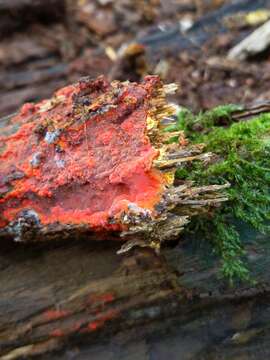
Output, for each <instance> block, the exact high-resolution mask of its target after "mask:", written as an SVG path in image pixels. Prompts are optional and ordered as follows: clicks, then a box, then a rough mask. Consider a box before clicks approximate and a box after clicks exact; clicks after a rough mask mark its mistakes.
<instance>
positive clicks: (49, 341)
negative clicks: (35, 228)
mask: <svg viewBox="0 0 270 360" xmlns="http://www.w3.org/2000/svg"><path fill="white" fill-rule="evenodd" d="M243 235H244V236H245V237H246V241H247V244H248V245H247V248H248V259H249V263H250V267H251V269H252V275H253V277H254V279H256V280H257V283H256V285H255V284H254V285H251V284H242V285H240V284H239V285H236V287H235V288H230V287H228V286H227V285H226V284H225V283H223V281H221V280H220V279H218V278H217V275H218V274H217V271H218V270H217V269H218V267H217V264H216V263H215V259H212V258H211V257H210V256H209V253H207V250H205V249H204V250H202V249H203V246H202V244H203V239H199V238H198V239H197V240H196V241H195V242H194V240H190V239H186V240H182V242H180V243H179V244H178V245H177V246H174V247H167V248H166V247H165V248H164V249H163V250H162V252H161V255H160V256H157V255H156V254H155V253H154V252H153V251H152V250H150V249H133V250H132V251H131V252H130V253H129V254H127V255H124V256H119V255H117V254H116V252H117V250H118V247H119V244H118V243H115V242H109V241H106V242H100V243H93V242H91V241H89V240H86V239H84V240H81V241H78V240H76V241H75V240H74V241H69V242H66V241H62V242H61V241H60V242H56V243H53V244H52V243H51V244H42V245H40V244H39V245H38V244H34V245H33V244H31V245H21V244H14V243H2V245H1V250H0V264H1V266H0V282H1V289H0V358H1V359H21V358H27V359H29V358H32V357H35V356H36V357H38V358H41V359H43V358H44V359H54V358H55V359H67V358H71V359H73V358H74V359H87V358H88V357H89V356H91V359H108V358H109V359H119V358H120V359H130V358H131V359H133V358H134V359H137V358H138V359H152V358H154V359H166V358H167V356H168V354H170V352H172V356H173V357H172V358H173V359H178V358H177V357H176V356H177V354H179V352H180V354H181V356H182V357H180V358H181V359H209V357H207V356H208V355H207V354H209V353H210V354H211V356H212V357H211V359H217V358H220V355H221V352H222V356H223V357H221V358H222V359H237V358H238V357H237V356H240V355H241V356H242V355H245V354H246V355H247V357H246V358H247V359H252V354H253V353H254V352H256V351H258V348H259V349H260V352H261V354H263V355H265V356H266V355H267V354H269V348H268V347H267V342H268V341H269V335H270V333H269V325H268V324H269V316H270V308H269V299H270V296H269V295H270V293H269V290H270V287H269V286H270V273H269V251H270V250H269V249H268V245H267V242H269V236H268V237H262V236H258V235H256V234H250V233H249V232H247V233H246V234H245V233H244V234H243ZM135 339H136V340H135ZM138 351H139V354H140V355H138V354H137V352H138ZM140 351H142V353H140ZM136 354H137V356H138V357H136ZM248 354H251V355H248ZM158 356H159V357H158ZM233 356H234V357H233ZM248 356H250V357H248Z"/></svg>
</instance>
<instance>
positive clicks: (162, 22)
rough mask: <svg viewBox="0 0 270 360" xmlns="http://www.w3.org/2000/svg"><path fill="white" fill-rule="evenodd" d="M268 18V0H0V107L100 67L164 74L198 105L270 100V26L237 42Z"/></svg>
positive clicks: (119, 72)
mask: <svg viewBox="0 0 270 360" xmlns="http://www.w3.org/2000/svg"><path fill="white" fill-rule="evenodd" d="M269 19H270V0H257V1H255V0H231V1H230V0H227V1H226V0H148V1H147V0H114V1H113V0H0V116H4V115H7V114H10V113H13V112H14V111H16V110H17V109H18V107H19V106H20V105H21V104H23V103H24V102H28V101H36V100H38V99H41V98H45V97H49V96H50V95H51V94H52V93H53V91H54V90H56V89H57V88H59V87H62V86H64V85H65V84H68V83H70V82H73V81H76V80H77V79H78V78H80V77H81V76H86V75H89V76H91V77H96V76H98V75H100V74H105V75H107V76H108V77H109V78H110V79H121V80H139V79H140V78H142V77H143V76H144V75H145V74H149V73H151V74H159V75H160V76H161V77H162V78H163V79H164V80H165V81H166V82H177V83H178V84H180V91H179V92H178V94H177V95H176V98H175V101H177V103H178V104H180V105H184V106H187V107H189V108H191V109H193V110H195V111H197V110H199V109H208V108H211V107H213V106H215V105H218V104H224V103H248V102H253V101H255V100H256V101H260V100H268V99H269V98H270V90H269V86H268V81H269V79H270V71H269V70H270V50H269V49H268V45H269V44H268V42H269V43H270V34H269V35H268V32H267V31H268V28H269V25H268V27H267V26H266V27H265V28H264V29H262V33H261V35H260V33H259V34H257V38H256V37H255V44H254V38H253V40H252V39H251V47H252V46H253V48H252V49H251V51H250V50H247V49H246V48H244V50H243V49H242V50H241V48H240V50H239V44H241V42H243V41H245V40H246V39H247V38H248V37H249V36H250V34H252V33H253V32H254V31H256V30H260V29H261V27H263V26H265V25H267V24H268V21H269ZM258 38H259V43H260V46H259V49H258V46H257V48H256V45H258ZM252 42H253V43H252ZM244 45H245V43H244ZM249 45H250V44H249ZM237 46H238V47H237ZM254 46H255V50H254ZM235 47H236V48H235Z"/></svg>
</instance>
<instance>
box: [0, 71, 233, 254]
mask: <svg viewBox="0 0 270 360" xmlns="http://www.w3.org/2000/svg"><path fill="white" fill-rule="evenodd" d="M173 91H175V85H173V84H171V85H163V83H162V82H161V81H160V80H159V78H158V77H157V76H148V77H146V78H145V80H144V82H142V83H141V84H137V83H129V82H124V83H120V82H117V81H114V82H112V83H109V82H108V81H107V80H106V79H104V78H103V77H100V78H98V79H97V80H91V79H89V78H85V79H82V80H81V81H79V82H78V83H77V84H74V85H70V86H67V87H65V88H63V89H60V90H59V91H57V92H56V93H55V95H54V96H53V97H52V98H51V99H49V100H44V101H41V102H40V103H37V104H25V105H24V106H23V107H22V108H21V110H20V111H19V113H18V114H17V115H16V116H14V117H11V119H9V121H8V124H7V125H6V126H4V128H2V132H1V134H2V136H1V138H0V140H1V144H2V147H1V154H0V159H1V165H0V193H1V199H0V236H1V235H2V236H4V237H11V238H13V239H15V241H32V240H39V241H40V240H43V239H48V238H50V239H51V238H56V237H59V236H60V237H61V238H63V237H64V236H70V235H74V234H78V235H82V234H87V235H90V234H91V233H93V232H94V233H95V234H94V237H95V238H99V237H103V236H104V233H105V234H106V232H110V233H111V235H112V236H114V237H115V236H119V235H120V236H121V237H122V238H124V239H130V238H131V240H132V244H133V243H136V245H137V244H138V243H139V242H141V243H142V244H144V245H149V246H151V247H154V248H156V249H157V248H159V245H160V243H161V242H162V241H165V240H171V239H175V238H177V236H178V235H179V233H180V232H181V231H182V229H183V227H184V225H185V224H186V223H187V222H188V221H189V218H190V217H191V216H193V215H197V214H198V213H199V212H200V211H202V210H203V211H205V209H209V208H211V207H213V206H214V207H215V206H217V205H219V204H220V203H222V202H224V201H226V200H227V199H226V197H224V195H223V194H222V192H221V190H222V189H224V188H226V187H227V186H228V184H224V185H218V186H217V185H212V186H205V187H196V186H195V185H194V184H192V183H191V182H184V183H182V184H180V185H179V184H178V185H175V183H174V172H175V170H176V168H177V167H181V164H183V163H184V162H190V161H194V160H199V161H203V162H208V161H210V160H211V156H212V155H211V154H210V153H204V154H203V153H202V151H203V146H202V145H196V146H189V145H188V141H187V139H185V138H184V135H183V134H182V133H181V132H176V133H165V132H164V131H163V121H164V119H165V120H166V118H168V116H170V115H172V114H173V113H174V112H175V109H174V107H172V106H171V105H169V104H168V103H167V102H166V95H167V94H168V93H171V92H173ZM172 136H179V143H178V144H177V143H174V144H169V143H168V140H169V139H170V138H171V137H172ZM106 236H107V235H106ZM130 246H131V244H130V243H129V244H128V248H130ZM122 251H124V250H123V249H122Z"/></svg>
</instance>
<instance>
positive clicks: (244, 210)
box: [175, 105, 270, 282]
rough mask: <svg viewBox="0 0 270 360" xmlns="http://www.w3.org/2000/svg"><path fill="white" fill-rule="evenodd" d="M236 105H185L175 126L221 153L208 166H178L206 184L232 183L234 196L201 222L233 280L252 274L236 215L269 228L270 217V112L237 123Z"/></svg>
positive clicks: (230, 194)
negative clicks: (199, 108) (196, 108)
mask: <svg viewBox="0 0 270 360" xmlns="http://www.w3.org/2000/svg"><path fill="white" fill-rule="evenodd" d="M236 109H237V107H235V106H234V105H227V106H221V107H217V108H215V109H213V110H212V111H208V112H205V113H200V114H198V115H193V114H192V113H191V112H190V111H188V110H186V109H184V110H183V111H181V112H180V114H179V116H178V122H177V124H176V125H175V126H176V127H177V129H181V130H185V131H186V133H187V135H188V137H189V138H190V139H191V142H193V143H204V144H205V146H206V151H210V152H213V153H215V154H216V155H217V157H216V160H215V161H214V162H212V163H210V164H208V165H207V166H206V165H205V164H202V163H201V162H197V163H191V164H188V165H185V167H183V168H181V169H178V170H177V173H176V175H177V177H179V178H181V179H189V180H193V181H195V182H196V184H202V185H205V184H217V183H224V182H229V183H230V184H231V187H230V188H229V189H227V190H226V193H227V194H226V195H227V196H228V198H229V201H228V202H227V203H225V205H224V206H223V207H222V208H221V209H219V210H218V211H217V212H216V214H214V215H213V216H212V217H208V218H207V219H200V221H199V225H200V228H201V229H203V231H204V233H205V235H206V236H208V238H210V240H211V241H212V243H213V244H214V249H215V251H216V252H217V253H218V254H219V255H220V257H221V260H222V266H221V269H222V273H223V275H224V276H225V277H226V278H228V279H229V281H230V282H233V281H234V280H235V279H236V278H239V279H242V280H246V279H248V278H249V272H248V270H247V268H246V265H245V262H244V254H245V251H244V247H243V244H242V243H241V241H240V238H239V234H238V233H237V231H236V229H235V227H234V225H233V222H234V220H235V219H237V220H240V221H242V222H245V223H248V224H250V225H252V227H254V228H255V229H257V230H259V231H260V232H263V233H265V232H266V231H269V226H268V225H267V223H268V220H269V219H270V192H269V188H270V114H263V115H260V116H258V117H256V118H253V119H251V120H248V121H243V122H238V123H233V121H232V117H231V114H232V112H233V111H235V110H236ZM220 125H225V126H223V127H222V126H220ZM197 225H198V219H197ZM191 226H193V227H194V223H193V225H191ZM210 234H211V236H210Z"/></svg>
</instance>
